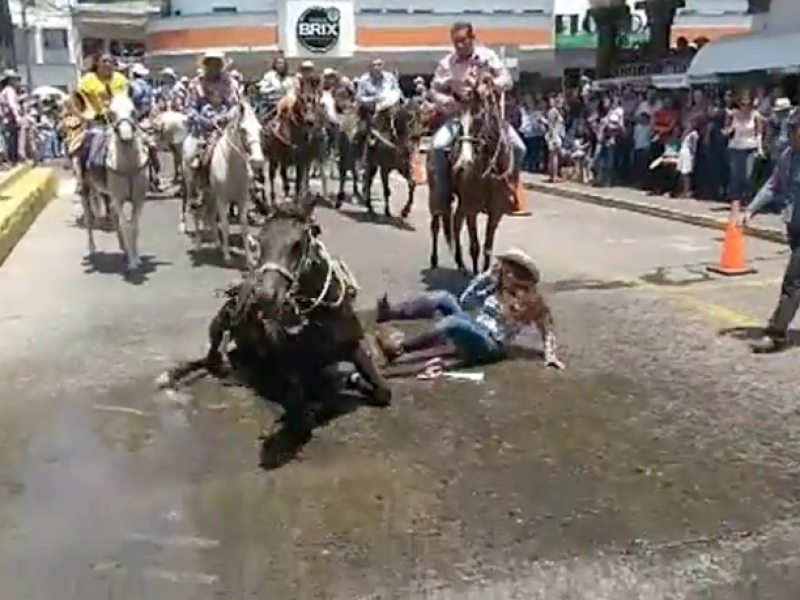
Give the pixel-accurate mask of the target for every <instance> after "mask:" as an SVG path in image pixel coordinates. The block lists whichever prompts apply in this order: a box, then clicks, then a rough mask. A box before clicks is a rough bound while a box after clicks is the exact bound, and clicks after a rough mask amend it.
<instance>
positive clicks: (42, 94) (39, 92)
mask: <svg viewBox="0 0 800 600" xmlns="http://www.w3.org/2000/svg"><path fill="white" fill-rule="evenodd" d="M31 94H32V95H34V96H36V97H37V98H53V97H55V98H59V99H61V100H63V99H64V98H66V97H67V94H66V93H65V92H63V91H61V90H60V89H58V88H56V87H53V86H51V85H42V86H40V87H37V88H36V89H35V90H33V91H32V92H31Z"/></svg>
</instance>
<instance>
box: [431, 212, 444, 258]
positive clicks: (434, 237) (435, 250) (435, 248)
mask: <svg viewBox="0 0 800 600" xmlns="http://www.w3.org/2000/svg"><path fill="white" fill-rule="evenodd" d="M441 227H442V215H440V214H433V213H431V256H430V267H431V269H435V268H437V267H438V266H439V231H440V230H441Z"/></svg>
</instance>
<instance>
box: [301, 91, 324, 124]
mask: <svg viewBox="0 0 800 600" xmlns="http://www.w3.org/2000/svg"><path fill="white" fill-rule="evenodd" d="M321 114H322V110H321V105H320V101H319V96H318V95H317V94H316V92H314V91H304V92H303V93H301V94H300V95H299V96H298V97H297V102H295V115H296V117H297V122H298V123H299V124H301V125H303V126H304V127H308V128H313V127H315V126H316V125H317V124H318V123H319V121H320V117H321Z"/></svg>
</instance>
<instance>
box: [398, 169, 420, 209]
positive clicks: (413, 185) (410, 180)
mask: <svg viewBox="0 0 800 600" xmlns="http://www.w3.org/2000/svg"><path fill="white" fill-rule="evenodd" d="M406 183H407V184H408V198H407V199H406V204H405V206H403V210H402V211H401V212H400V216H401V217H403V218H404V219H407V218H408V217H409V216H410V215H411V209H412V208H413V207H414V192H416V190H417V182H416V181H414V175H413V174H412V175H411V177H406Z"/></svg>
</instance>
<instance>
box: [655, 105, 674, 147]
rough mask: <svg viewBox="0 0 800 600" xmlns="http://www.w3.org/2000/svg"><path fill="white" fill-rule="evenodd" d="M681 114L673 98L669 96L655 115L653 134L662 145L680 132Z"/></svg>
mask: <svg viewBox="0 0 800 600" xmlns="http://www.w3.org/2000/svg"><path fill="white" fill-rule="evenodd" d="M679 124H680V114H679V113H678V110H677V109H676V108H675V105H674V104H673V102H672V100H671V99H670V98H667V99H666V100H664V104H663V105H662V106H661V108H659V109H658V110H657V111H656V112H655V114H654V115H653V134H654V136H655V139H656V141H657V142H660V143H661V144H662V145H663V144H666V143H668V142H669V141H670V140H671V139H673V138H674V137H675V136H676V135H677V134H678V125H679Z"/></svg>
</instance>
